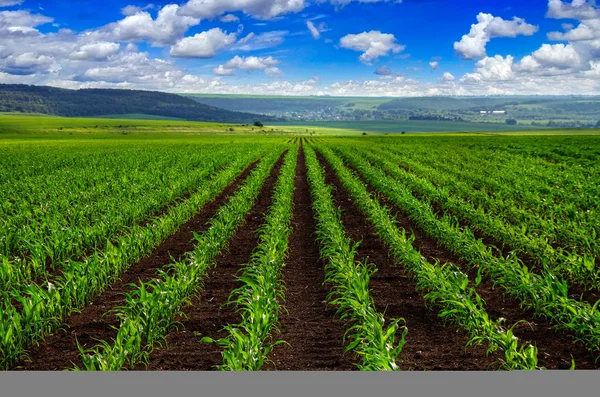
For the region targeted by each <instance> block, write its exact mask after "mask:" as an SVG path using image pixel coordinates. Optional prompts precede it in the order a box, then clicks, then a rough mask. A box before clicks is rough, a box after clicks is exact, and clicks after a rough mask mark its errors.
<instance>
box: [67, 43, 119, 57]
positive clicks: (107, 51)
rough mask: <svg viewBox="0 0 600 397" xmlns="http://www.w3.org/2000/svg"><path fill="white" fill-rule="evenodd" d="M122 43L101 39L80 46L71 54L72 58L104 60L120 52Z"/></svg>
mask: <svg viewBox="0 0 600 397" xmlns="http://www.w3.org/2000/svg"><path fill="white" fill-rule="evenodd" d="M120 48H121V45H120V44H119V43H112V42H107V41H101V42H98V43H90V44H83V45H81V46H79V48H77V49H76V50H75V51H73V52H72V53H71V54H70V57H71V59H77V60H89V59H94V60H102V59H106V58H108V57H109V56H111V55H115V54H116V53H118V52H119V49H120Z"/></svg>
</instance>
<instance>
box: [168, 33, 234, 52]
mask: <svg viewBox="0 0 600 397" xmlns="http://www.w3.org/2000/svg"><path fill="white" fill-rule="evenodd" d="M236 36H237V34H236V33H230V34H227V32H225V31H223V30H221V29H219V28H213V29H210V30H208V31H206V32H202V33H198V34H196V35H194V36H191V37H185V38H183V39H181V40H179V41H178V42H177V43H176V44H175V45H174V46H173V47H171V52H170V54H171V56H174V57H185V58H212V57H214V56H215V55H216V54H217V52H218V51H219V50H222V49H223V48H226V47H228V46H230V45H232V44H233V43H234V42H235V40H236Z"/></svg>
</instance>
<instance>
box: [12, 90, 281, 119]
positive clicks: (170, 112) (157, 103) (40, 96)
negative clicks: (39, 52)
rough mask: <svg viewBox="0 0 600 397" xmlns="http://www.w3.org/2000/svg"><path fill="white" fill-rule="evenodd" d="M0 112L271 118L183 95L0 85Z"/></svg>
mask: <svg viewBox="0 0 600 397" xmlns="http://www.w3.org/2000/svg"><path fill="white" fill-rule="evenodd" d="M0 112H24V113H40V114H47V115H55V116H64V117H93V116H106V115H125V114H146V115H154V116H162V117H168V118H176V119H183V120H189V121H217V122H228V123H252V122H254V121H255V120H258V119H260V120H262V121H267V122H268V121H275V120H276V119H275V118H273V117H269V116H264V115H257V114H252V113H242V112H234V111H230V110H225V109H220V108H217V107H214V106H209V105H205V104H201V103H198V102H196V101H194V100H192V99H190V98H185V97H182V96H180V95H174V94H167V93H163V92H154V91H135V90H115V89H84V90H66V89H61V88H54V87H45V86H28V85H5V84H0Z"/></svg>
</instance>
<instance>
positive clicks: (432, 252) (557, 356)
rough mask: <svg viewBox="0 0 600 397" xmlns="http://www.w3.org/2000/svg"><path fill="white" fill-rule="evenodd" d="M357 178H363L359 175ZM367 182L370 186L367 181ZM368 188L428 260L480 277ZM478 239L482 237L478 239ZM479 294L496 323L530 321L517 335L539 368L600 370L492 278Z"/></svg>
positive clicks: (599, 365)
mask: <svg viewBox="0 0 600 397" xmlns="http://www.w3.org/2000/svg"><path fill="white" fill-rule="evenodd" d="M348 168H349V169H352V170H354V171H355V169H354V168H353V167H352V166H349V165H348ZM356 174H357V175H359V173H358V172H356ZM363 182H365V183H366V181H364V179H363ZM367 188H368V190H369V192H371V194H373V195H375V196H376V197H378V198H379V199H380V202H381V203H382V204H384V205H386V206H387V207H388V208H389V209H390V210H391V212H392V214H394V215H396V224H397V225H398V226H399V227H400V228H404V229H406V230H407V232H408V234H410V233H413V234H414V235H415V241H414V242H413V246H414V247H415V249H417V250H418V251H419V252H421V254H422V255H423V256H424V257H425V258H427V259H428V260H429V261H435V260H436V259H438V260H440V262H441V263H444V262H451V263H454V264H456V265H458V266H459V267H460V268H461V270H462V271H464V272H466V273H467V274H468V275H469V279H470V280H471V283H473V281H474V280H475V278H476V276H477V270H476V269H473V268H469V266H468V265H467V264H465V262H464V261H463V260H461V259H460V258H459V257H458V256H456V255H454V254H452V253H450V252H449V251H448V250H446V249H445V248H443V247H440V246H439V245H438V242H437V241H436V240H433V239H431V238H429V237H427V236H426V235H425V234H424V233H423V232H422V230H420V229H419V228H418V227H416V225H415V224H414V223H413V222H412V221H411V220H410V219H409V217H408V216H407V215H406V214H405V213H404V212H403V211H402V210H400V209H399V208H398V207H396V206H395V205H394V204H393V203H391V202H390V201H389V200H387V199H386V198H385V196H384V195H382V194H378V193H377V192H376V191H375V190H374V189H373V187H372V186H370V185H369V184H367ZM478 238H481V237H480V236H478ZM486 239H487V238H486ZM484 241H485V240H484ZM477 292H478V293H479V295H480V296H481V297H482V298H483V299H484V300H485V302H486V306H485V307H486V311H487V312H488V314H489V315H490V317H491V318H492V319H498V318H501V317H502V318H505V319H506V323H505V324H506V325H507V326H511V325H513V324H516V323H517V322H519V321H521V320H524V319H529V320H528V322H527V323H520V324H518V325H517V326H516V327H515V329H514V332H515V335H516V336H517V337H518V338H519V339H521V341H522V342H529V343H531V344H533V345H534V346H537V348H538V360H539V361H538V365H539V366H542V367H545V368H547V369H569V368H570V366H571V358H574V359H575V363H576V368H578V369H598V368H600V361H599V362H598V363H595V359H596V357H597V355H596V354H593V353H591V352H589V351H588V350H587V349H586V348H585V347H583V346H581V345H580V344H574V343H572V337H571V336H570V335H568V334H567V333H565V332H563V331H558V330H554V329H552V324H551V323H550V322H549V321H547V320H546V319H544V318H536V316H535V314H534V313H533V312H531V311H527V310H523V309H521V307H520V306H519V303H518V302H517V301H515V300H514V299H513V298H511V297H510V296H507V295H505V294H504V291H503V289H502V288H501V287H498V288H494V287H493V283H492V281H491V280H490V279H489V278H488V277H483V280H482V282H481V284H480V285H479V286H478V287H477ZM409 335H410V329H409Z"/></svg>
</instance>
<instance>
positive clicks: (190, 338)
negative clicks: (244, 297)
mask: <svg viewBox="0 0 600 397" xmlns="http://www.w3.org/2000/svg"><path fill="white" fill-rule="evenodd" d="M283 158H284V155H282V156H281V158H280V159H279V161H278V162H277V163H276V164H275V166H274V167H273V169H272V170H271V174H270V176H269V178H268V179H267V181H266V182H265V185H264V187H263V190H262V192H261V194H260V196H259V198H258V199H257V201H256V203H255V204H254V207H253V208H252V210H251V211H250V212H249V213H248V215H247V216H246V222H245V223H244V225H243V226H242V227H241V228H240V229H239V230H238V232H237V233H236V235H235V237H234V238H233V240H232V241H231V242H230V244H229V248H228V249H227V250H226V251H224V252H222V253H221V254H220V255H219V256H218V257H217V258H216V265H215V266H214V267H213V268H211V269H210V270H209V272H208V277H207V280H206V282H205V284H204V288H203V289H202V291H201V292H200V294H198V295H196V296H194V297H193V298H192V302H191V305H189V306H187V307H186V308H184V310H183V312H184V316H183V317H182V318H178V319H177V320H178V321H179V322H180V324H181V325H180V326H179V329H178V330H176V331H174V332H171V333H169V335H167V340H166V342H167V344H166V345H165V346H164V348H162V349H158V350H155V351H154V352H153V353H152V354H151V356H150V363H149V365H148V368H147V369H149V370H153V371H165V370H166V371H208V370H214V369H215V367H216V366H217V365H219V364H221V363H222V354H221V352H222V350H223V348H222V347H219V346H217V345H216V344H211V343H201V342H200V339H201V338H202V337H205V336H208V337H210V338H212V339H215V340H217V339H219V338H223V337H226V336H227V332H226V331H224V330H223V327H225V326H226V325H228V324H237V323H239V322H240V320H241V317H240V315H239V314H238V313H237V312H236V311H235V306H233V305H227V304H226V303H227V301H228V298H229V296H230V294H231V291H232V290H233V289H235V288H237V287H239V286H240V284H239V283H238V282H237V280H236V274H237V273H238V271H239V270H240V265H242V264H245V263H248V262H249V261H250V259H251V256H252V250H253V249H254V248H255V247H256V246H257V244H258V237H259V235H258V233H257V229H258V228H259V227H260V226H261V225H262V224H263V223H264V221H265V215H266V213H267V212H268V210H269V207H270V206H271V203H272V198H273V191H274V188H275V184H276V182H277V179H278V177H279V172H280V168H281V165H282V163H283ZM138 369H144V367H142V366H140V367H139V368H138Z"/></svg>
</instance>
